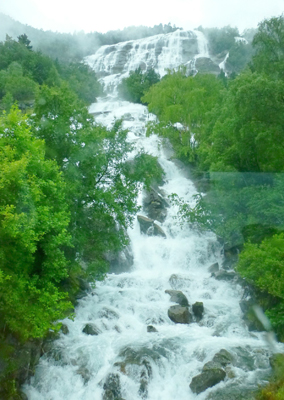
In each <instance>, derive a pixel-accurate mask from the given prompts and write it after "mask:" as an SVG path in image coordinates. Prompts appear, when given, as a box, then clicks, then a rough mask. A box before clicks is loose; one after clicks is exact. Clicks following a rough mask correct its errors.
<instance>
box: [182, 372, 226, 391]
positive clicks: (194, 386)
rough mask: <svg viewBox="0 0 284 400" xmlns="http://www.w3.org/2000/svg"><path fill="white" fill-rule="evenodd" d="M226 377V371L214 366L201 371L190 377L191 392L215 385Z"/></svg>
mask: <svg viewBox="0 0 284 400" xmlns="http://www.w3.org/2000/svg"><path fill="white" fill-rule="evenodd" d="M225 377H226V372H225V371H224V370H223V369H222V368H214V369H210V370H206V371H203V372H201V374H199V375H197V376H195V377H194V378H192V381H191V383H190V385H189V387H190V389H191V390H192V391H193V393H196V394H199V393H202V392H204V391H205V390H206V389H208V388H210V387H212V386H215V385H217V384H218V383H219V382H221V381H223V380H224V379H225Z"/></svg>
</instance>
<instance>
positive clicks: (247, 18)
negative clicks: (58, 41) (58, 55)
mask: <svg viewBox="0 0 284 400" xmlns="http://www.w3.org/2000/svg"><path fill="white" fill-rule="evenodd" d="M283 5H284V2H283V0H270V1H268V0H231V1H230V2H228V0H214V1H212V0H175V1H174V2H169V1H168V2H165V1H162V0H156V1H153V0H144V1H143V2H142V1H141V2H135V3H133V2H132V1H130V0H121V1H120V2H118V1H117V0H108V1H103V2H101V1H100V2H95V1H94V0H80V1H73V2H70V1H67V0H49V1H48V2H47V1H46V2H43V1H42V0H25V1H22V0H3V1H2V2H1V4H0V12H3V13H5V14H8V15H10V16H11V17H12V18H14V19H16V20H18V21H20V22H22V23H24V24H28V25H31V26H33V27H35V28H39V29H41V28H42V29H44V30H53V31H58V32H74V31H81V30H84V31H85V32H92V31H98V32H107V31H109V30H116V29H123V28H124V27H126V26H130V25H146V26H153V25H155V24H159V23H162V24H167V23H169V22H170V23H171V24H175V25H177V26H180V27H183V28H184V29H192V28H196V27H198V26H200V25H202V26H205V27H213V26H216V27H222V26H225V25H229V24H230V25H232V26H237V27H238V28H239V29H240V31H242V30H244V29H245V28H250V27H256V26H257V24H258V23H259V22H260V21H262V20H263V19H264V18H270V17H272V16H279V15H280V14H282V12H283Z"/></svg>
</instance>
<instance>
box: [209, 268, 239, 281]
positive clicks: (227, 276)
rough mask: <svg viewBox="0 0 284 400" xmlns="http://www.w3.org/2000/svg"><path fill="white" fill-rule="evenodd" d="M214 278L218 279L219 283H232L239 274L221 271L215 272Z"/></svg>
mask: <svg viewBox="0 0 284 400" xmlns="http://www.w3.org/2000/svg"><path fill="white" fill-rule="evenodd" d="M212 276H213V277H214V278H215V279H217V281H232V280H233V279H235V277H236V276H237V274H236V273H235V272H234V271H225V270H224V269H221V270H220V271H217V272H213V274H212Z"/></svg>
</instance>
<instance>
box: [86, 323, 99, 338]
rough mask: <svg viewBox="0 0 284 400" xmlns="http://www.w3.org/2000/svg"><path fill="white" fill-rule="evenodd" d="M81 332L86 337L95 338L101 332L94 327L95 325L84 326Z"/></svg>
mask: <svg viewBox="0 0 284 400" xmlns="http://www.w3.org/2000/svg"><path fill="white" fill-rule="evenodd" d="M82 332H84V333H86V335H92V336H97V335H98V334H99V333H101V331H100V330H99V329H98V328H97V327H96V325H95V324H86V325H85V327H84V329H83V330H82Z"/></svg>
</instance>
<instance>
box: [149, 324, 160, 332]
mask: <svg viewBox="0 0 284 400" xmlns="http://www.w3.org/2000/svg"><path fill="white" fill-rule="evenodd" d="M147 332H158V331H157V329H156V328H155V327H154V326H153V325H148V326H147Z"/></svg>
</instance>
